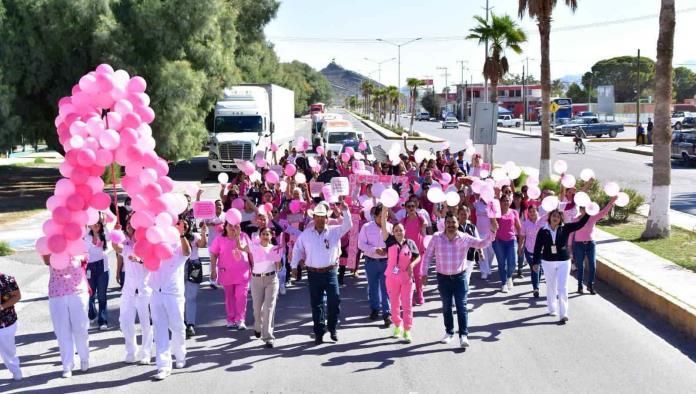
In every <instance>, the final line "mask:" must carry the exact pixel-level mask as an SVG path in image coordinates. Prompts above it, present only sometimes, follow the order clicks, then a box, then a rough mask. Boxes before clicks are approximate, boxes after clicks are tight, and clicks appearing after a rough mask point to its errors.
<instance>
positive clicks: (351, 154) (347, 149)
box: [345, 146, 355, 156]
mask: <svg viewBox="0 0 696 394" xmlns="http://www.w3.org/2000/svg"><path fill="white" fill-rule="evenodd" d="M345 153H347V154H348V156H353V155H354V154H355V149H353V148H351V147H350V146H348V147H346V150H345Z"/></svg>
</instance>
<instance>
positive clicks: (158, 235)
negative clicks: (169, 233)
mask: <svg viewBox="0 0 696 394" xmlns="http://www.w3.org/2000/svg"><path fill="white" fill-rule="evenodd" d="M146 237H147V240H148V241H150V242H152V243H153V244H156V243H159V242H162V239H163V238H164V234H163V233H162V229H161V228H159V227H157V226H153V227H150V228H148V229H147V233H146Z"/></svg>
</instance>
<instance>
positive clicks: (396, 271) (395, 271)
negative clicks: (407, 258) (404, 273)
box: [392, 266, 399, 275]
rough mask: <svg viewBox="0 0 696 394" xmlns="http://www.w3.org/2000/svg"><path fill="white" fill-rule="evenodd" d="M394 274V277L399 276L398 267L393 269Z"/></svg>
mask: <svg viewBox="0 0 696 394" xmlns="http://www.w3.org/2000/svg"><path fill="white" fill-rule="evenodd" d="M392 274H394V275H398V274H399V267H398V266H394V268H393V269H392Z"/></svg>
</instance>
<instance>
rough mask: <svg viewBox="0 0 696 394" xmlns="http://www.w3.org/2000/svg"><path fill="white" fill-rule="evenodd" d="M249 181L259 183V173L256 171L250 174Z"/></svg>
mask: <svg viewBox="0 0 696 394" xmlns="http://www.w3.org/2000/svg"><path fill="white" fill-rule="evenodd" d="M249 180H250V181H252V182H261V173H260V172H258V171H254V172H252V173H251V175H249ZM298 183H299V182H298Z"/></svg>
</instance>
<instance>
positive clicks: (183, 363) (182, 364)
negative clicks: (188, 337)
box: [176, 360, 186, 369]
mask: <svg viewBox="0 0 696 394" xmlns="http://www.w3.org/2000/svg"><path fill="white" fill-rule="evenodd" d="M184 368H186V360H181V361H177V362H176V369H184Z"/></svg>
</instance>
